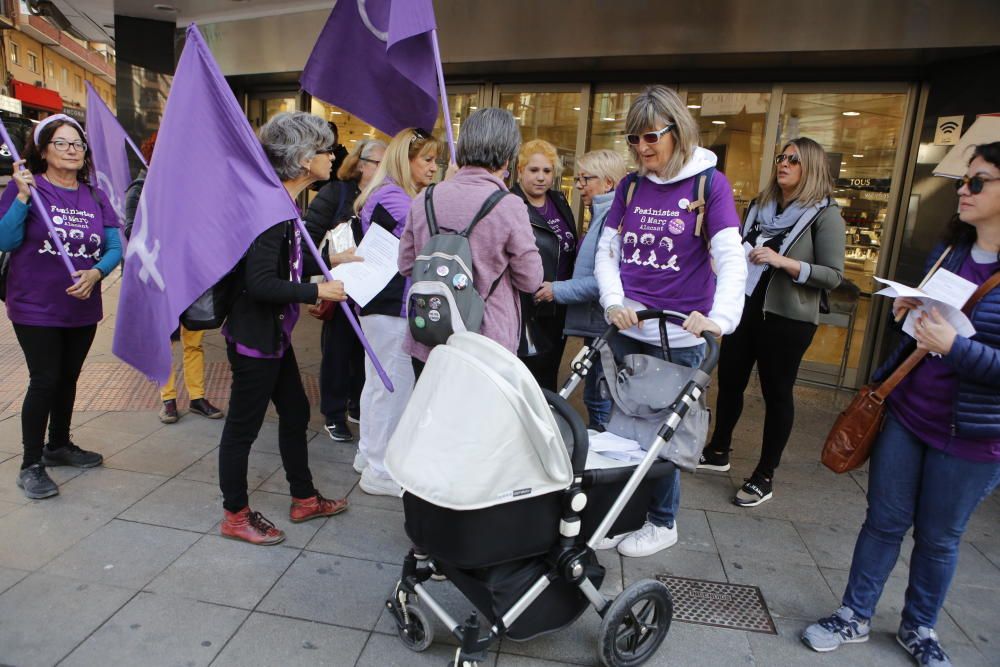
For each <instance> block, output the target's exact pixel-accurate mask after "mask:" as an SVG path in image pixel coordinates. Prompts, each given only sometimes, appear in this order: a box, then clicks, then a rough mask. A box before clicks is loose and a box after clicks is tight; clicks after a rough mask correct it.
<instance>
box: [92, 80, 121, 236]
mask: <svg viewBox="0 0 1000 667" xmlns="http://www.w3.org/2000/svg"><path fill="white" fill-rule="evenodd" d="M86 85H87V143H89V144H90V154H91V156H92V157H93V162H94V174H93V176H94V180H93V183H94V185H96V186H97V187H99V188H100V189H101V191H102V192H103V193H104V194H105V195H106V196H107V198H108V201H109V202H111V207H112V208H114V209H115V213H117V214H118V223H119V224H120V225H122V226H124V225H125V191H126V190H127V189H128V185H129V182H130V181H131V178H132V174H131V172H130V171H129V167H128V154H127V153H126V152H125V144H126V143H128V142H129V138H128V135H127V134H126V133H125V130H124V129H122V126H121V125H119V124H118V119H117V118H115V115H114V114H113V113H111V109H109V108H108V107H107V105H105V104H104V100H102V99H101V96H100V95H98V94H97V91H96V90H94V87H93V86H91V85H90V82H89V81H88V82H87V84H86Z"/></svg>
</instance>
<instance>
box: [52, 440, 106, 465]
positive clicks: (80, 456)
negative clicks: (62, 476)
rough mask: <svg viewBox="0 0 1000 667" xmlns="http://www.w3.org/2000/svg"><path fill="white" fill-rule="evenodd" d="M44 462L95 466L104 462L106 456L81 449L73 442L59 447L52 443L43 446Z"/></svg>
mask: <svg viewBox="0 0 1000 667" xmlns="http://www.w3.org/2000/svg"><path fill="white" fill-rule="evenodd" d="M42 463H44V464H45V465H47V466H53V467H55V466H72V467H74V468H93V467H95V466H99V465H101V464H102V463H104V457H103V456H101V455H100V454H98V453H97V452H88V451H87V450H85V449H80V448H79V447H77V446H76V445H74V444H73V443H72V442H71V443H68V444H66V445H63V446H62V447H59V448H58V449H52V448H51V446H50V445H45V447H43V448H42Z"/></svg>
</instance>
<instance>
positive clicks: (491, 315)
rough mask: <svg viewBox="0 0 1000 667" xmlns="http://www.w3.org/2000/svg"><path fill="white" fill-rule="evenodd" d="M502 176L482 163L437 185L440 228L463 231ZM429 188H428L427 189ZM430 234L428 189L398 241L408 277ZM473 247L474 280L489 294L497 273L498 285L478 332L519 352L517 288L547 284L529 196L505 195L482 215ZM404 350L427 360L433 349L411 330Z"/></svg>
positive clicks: (402, 270)
mask: <svg viewBox="0 0 1000 667" xmlns="http://www.w3.org/2000/svg"><path fill="white" fill-rule="evenodd" d="M497 188H502V189H504V190H506V189H507V188H506V186H504V184H503V181H501V180H500V179H499V178H496V177H495V176H493V175H492V174H490V173H489V172H488V171H486V170H485V169H482V168H480V167H463V168H461V169H459V170H458V172H457V173H456V174H455V175H454V176H452V177H451V178H449V179H448V180H447V181H444V182H443V183H440V184H438V185H437V187H435V188H434V214H435V216H436V217H437V221H438V226H439V227H440V228H441V229H448V230H451V231H462V230H464V229H465V228H466V227H468V226H469V223H470V222H471V221H472V218H473V217H475V215H476V213H477V212H478V211H479V208H480V207H481V206H482V205H483V202H485V201H486V198H487V197H489V196H490V194H491V193H493V192H494V191H496V189H497ZM425 192H426V191H425ZM429 239H430V232H429V231H428V229H427V216H426V214H425V213H424V192H421V193H420V194H419V195H417V197H416V199H414V200H413V205H412V206H411V207H410V213H409V215H407V216H406V228H405V229H404V230H403V236H402V237H401V238H400V241H399V272H400V273H401V274H403V275H404V276H409V275H410V274H411V273H412V271H413V262H414V259H415V258H416V256H417V254H418V253H419V252H420V249H421V248H423V247H424V245H425V244H426V243H427V241H428V240H429ZM469 245H470V246H471V248H472V264H473V266H472V271H473V274H474V275H473V283H474V284H475V287H476V290H477V291H478V292H479V294H480V295H481V296H482V297H483V298H484V299H486V296H487V294H489V291H490V288H491V287H492V286H493V283H494V282H496V280H497V278H498V277H499V278H500V282H499V283H498V284H497V287H496V290H495V291H494V292H493V294H492V295H491V296H490V297H489V298H488V299H486V311H485V313H484V314H483V325H482V328H481V329H480V331H479V333H481V334H483V335H484V336H486V337H488V338H492V339H493V340H495V341H496V342H498V343H500V344H501V345H503V346H504V347H506V348H507V349H508V350H510V351H511V352H513V353H514V354H517V345H518V341H519V340H520V338H521V305H520V300H519V298H518V294H517V290H521V291H522V292H529V293H533V292H535V291H536V290H537V289H538V288H539V287H541V285H542V258H541V257H540V256H539V254H538V248H537V247H536V246H535V236H534V234H533V233H532V231H531V223H530V222H529V221H528V207H527V206H526V205H525V203H524V200H522V199H521V198H520V197H515V196H513V195H510V196H507V197H504V198H503V199H501V200H500V203H498V204H497V205H496V208H494V209H493V210H492V211H491V212H490V214H489V215H487V216H486V217H485V218H483V219H482V220H481V221H480V222H479V224H478V225H476V228H475V229H473V230H472V234H471V235H470V236H469ZM403 350H405V351H406V352H407V353H408V354H409V355H410V356H413V357H416V358H417V359H420V360H421V361H427V355H428V353H429V352H430V348H428V347H427V346H426V345H421V344H420V343H417V342H415V341H414V340H413V338H412V337H411V336H410V333H409V331H407V333H406V342H404V343H403Z"/></svg>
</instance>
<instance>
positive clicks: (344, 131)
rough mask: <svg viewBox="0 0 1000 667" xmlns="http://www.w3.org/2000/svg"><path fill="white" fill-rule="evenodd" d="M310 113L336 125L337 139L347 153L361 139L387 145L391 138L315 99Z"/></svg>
mask: <svg viewBox="0 0 1000 667" xmlns="http://www.w3.org/2000/svg"><path fill="white" fill-rule="evenodd" d="M310 111H311V112H312V113H313V114H315V115H317V116H321V117H323V118H325V119H326V120H329V121H333V122H334V123H336V124H337V134H338V137H337V139H338V140H339V141H340V143H341V144H343V145H344V148H346V149H347V150H348V151H353V150H354V145H355V144H357V143H358V142H359V141H361V140H362V139H381V140H382V141H384V142H385V143H387V144H388V143H389V139H391V138H392V137H390V136H389V135H387V134H385V133H384V132H380V131H379V130H376V129H375V128H374V127H372V126H371V125H369V124H368V123H366V122H365V121H363V120H361V119H360V118H358V117H357V116H355V115H353V114H350V113H348V112H346V111H344V110H343V109H341V108H340V107H336V106H334V105H332V104H327V103H326V102H322V101H320V100H318V99H316V98H315V97H314V98H312V107H311V109H310Z"/></svg>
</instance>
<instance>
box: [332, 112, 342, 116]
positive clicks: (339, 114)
mask: <svg viewBox="0 0 1000 667" xmlns="http://www.w3.org/2000/svg"><path fill="white" fill-rule="evenodd" d="M330 114H331V115H334V116H343V115H344V112H343V111H330Z"/></svg>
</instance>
